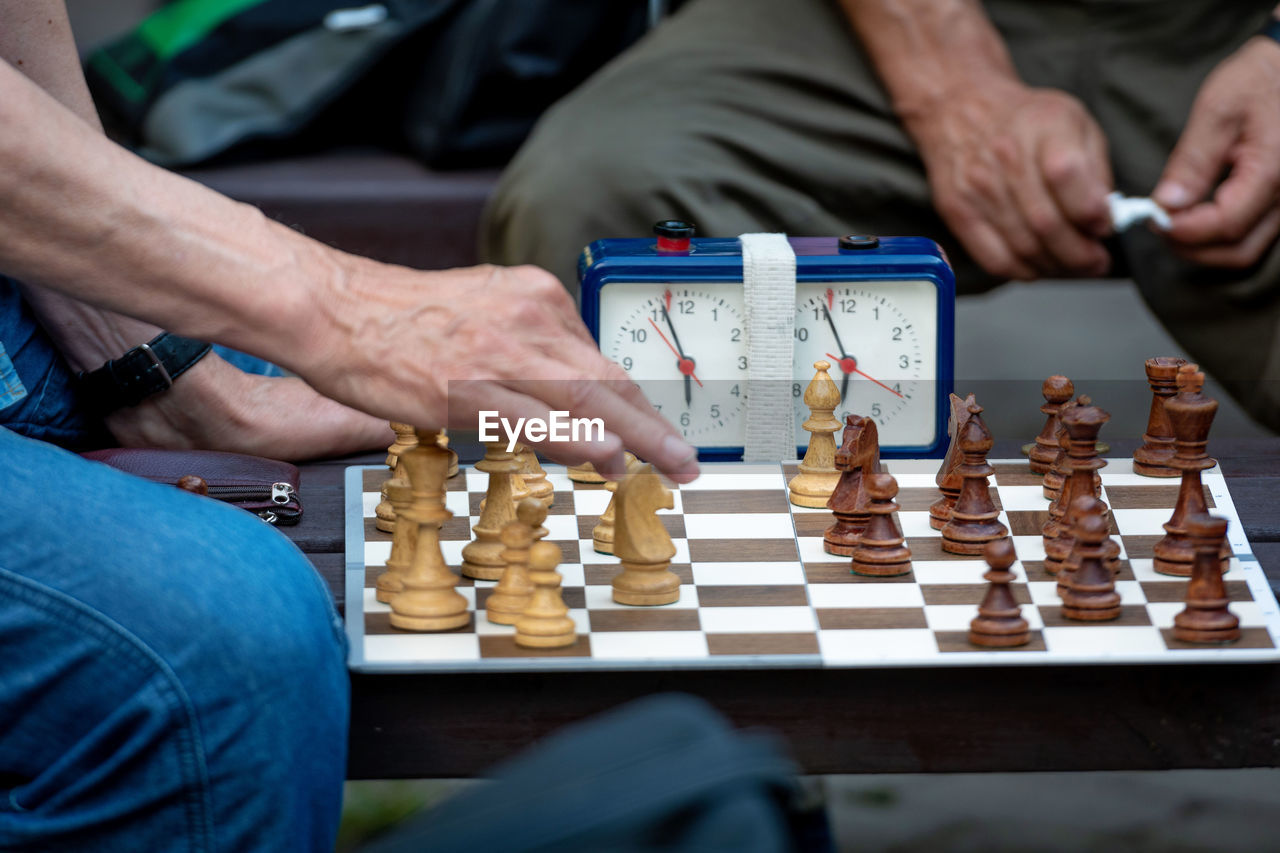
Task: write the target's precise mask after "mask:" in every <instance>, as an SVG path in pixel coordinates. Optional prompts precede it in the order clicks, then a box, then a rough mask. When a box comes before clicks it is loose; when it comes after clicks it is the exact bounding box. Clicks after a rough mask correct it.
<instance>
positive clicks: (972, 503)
mask: <svg viewBox="0 0 1280 853" xmlns="http://www.w3.org/2000/svg"><path fill="white" fill-rule="evenodd" d="M992 444H993V442H992V440H991V432H990V431H989V430H988V429H987V425H986V424H985V423H983V421H982V407H981V406H979V405H978V404H977V403H974V404H973V405H971V406H969V420H968V422H967V423H965V425H964V429H963V430H961V431H960V453H961V462H960V467H959V468H958V469H957V470H958V471H959V473H960V476H961V477H963V478H964V481H963V483H962V484H961V486H960V496H959V497H958V498H956V505H955V508H954V509H952V510H951V520H950V521H948V522H947V523H946V524H945V525H944V526H943V528H942V550H944V551H946V552H947V553H949V554H965V555H977V554H981V553H982V552H983V549H984V548H985V547H986V544H987V543H988V542H990V541H991V540H993V539H1003V538H1004V537H1006V536H1008V535H1009V531H1008V529H1007V528H1006V527H1005V526H1004V525H1003V524H1001V523H1000V522H998V521H996V518H997V516H999V515H1000V513H999V512H998V511H997V510H996V505H995V502H994V501H992V500H991V488H990V486H989V484H988V483H987V478H988V477H990V476H991V475H992V474H993V473H995V469H994V468H992V467H991V465H989V464H988V463H987V454H988V453H989V452H990V451H991V445H992Z"/></svg>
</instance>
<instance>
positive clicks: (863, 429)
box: [822, 415, 880, 557]
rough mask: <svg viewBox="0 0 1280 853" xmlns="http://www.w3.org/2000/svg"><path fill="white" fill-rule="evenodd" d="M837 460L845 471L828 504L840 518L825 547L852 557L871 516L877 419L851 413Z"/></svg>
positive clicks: (825, 535) (876, 463) (877, 452)
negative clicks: (870, 489)
mask: <svg viewBox="0 0 1280 853" xmlns="http://www.w3.org/2000/svg"><path fill="white" fill-rule="evenodd" d="M835 461H836V469H837V470H838V471H840V472H841V473H840V479H839V480H838V481H837V482H836V488H835V491H833V492H832V493H831V497H830V498H829V499H828V500H827V507H828V508H829V509H830V510H831V513H832V514H833V515H834V516H835V517H836V520H835V522H834V523H833V524H832V525H831V526H830V527H828V528H827V529H826V531H825V532H824V533H823V535H822V548H823V550H824V551H826V552H827V553H828V554H836V555H838V556H841V557H851V556H853V549H854V548H856V547H857V546H858V539H859V538H860V537H861V536H862V531H863V530H865V529H866V527H867V522H869V521H870V520H871V514H870V513H868V512H867V492H866V488H865V484H864V481H865V478H866V477H867V476H869V475H871V474H874V473H876V472H877V471H878V470H879V469H880V441H879V437H878V433H877V430H876V422H875V421H874V420H872V419H871V418H865V417H863V416H862V415H847V416H846V417H845V428H844V434H843V435H842V436H841V441H840V448H839V449H838V450H837V451H836V460H835Z"/></svg>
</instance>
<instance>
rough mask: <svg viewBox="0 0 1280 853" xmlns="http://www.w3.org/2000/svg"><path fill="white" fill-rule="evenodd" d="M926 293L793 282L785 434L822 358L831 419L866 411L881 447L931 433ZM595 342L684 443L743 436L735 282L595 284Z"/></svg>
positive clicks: (915, 288)
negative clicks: (834, 403) (831, 392)
mask: <svg viewBox="0 0 1280 853" xmlns="http://www.w3.org/2000/svg"><path fill="white" fill-rule="evenodd" d="M937 311H938V306H937V289H936V288H935V286H934V285H933V283H932V282H929V281H859V282H835V283H832V282H800V283H798V284H797V288H796V315H795V341H794V343H795V350H794V352H795V356H794V362H793V364H794V368H793V377H794V379H793V383H792V388H791V391H792V397H793V401H794V403H795V414H796V425H797V431H796V437H797V441H798V443H799V444H800V445H801V446H803V445H804V444H805V443H806V442H807V434H806V433H805V432H804V431H803V429H802V428H800V424H802V423H803V421H804V420H805V418H806V417H808V408H807V407H806V406H805V404H804V391H805V388H807V387H808V384H809V381H810V380H811V379H812V378H813V372H814V371H813V363H814V362H815V361H819V360H822V361H827V362H830V363H831V369H830V374H831V378H832V379H833V380H834V381H835V383H836V385H837V387H840V388H841V389H842V391H843V403H842V405H841V406H840V408H839V409H837V410H836V415H837V416H838V417H840V418H841V420H843V417H844V413H846V412H856V413H858V414H861V415H869V416H871V417H873V418H875V419H876V421H877V422H878V425H879V427H880V440H881V445H886V444H896V445H912V444H919V445H925V444H929V443H931V442H932V441H933V439H934V431H935V429H936V405H937V403H936V395H935V393H934V392H935V389H936V386H935V384H934V383H935V382H936V379H937V377H936V369H937V334H938V329H937ZM599 328H600V346H601V349H602V350H603V351H604V353H605V355H607V356H608V357H609V358H611V359H613V360H614V361H616V362H617V363H618V364H620V365H622V367H623V369H625V370H626V371H627V373H628V374H629V375H630V376H631V378H632V379H633V380H634V381H635V382H636V384H637V385H639V386H640V388H641V389H642V390H643V391H644V393H645V395H646V396H647V397H648V398H649V400H650V401H651V402H653V404H654V405H655V406H656V407H657V408H658V410H659V411H661V412H662V414H663V415H664V416H665V417H666V418H667V419H668V420H669V421H671V423H673V424H675V426H676V427H677V428H678V429H679V430H680V431H681V432H682V433H683V434H684V436H685V437H686V438H688V439H689V440H690V441H692V442H693V443H695V444H699V445H702V446H719V447H741V446H742V444H743V439H744V437H745V434H746V418H745V412H746V400H747V372H748V371H747V367H748V365H747V340H746V308H745V304H744V300H743V292H742V283H741V282H697V283H687V284H685V283H679V282H671V283H666V284H662V283H656V284H655V283H649V282H614V283H610V284H608V285H607V286H605V287H604V288H602V290H601V292H600V327H599Z"/></svg>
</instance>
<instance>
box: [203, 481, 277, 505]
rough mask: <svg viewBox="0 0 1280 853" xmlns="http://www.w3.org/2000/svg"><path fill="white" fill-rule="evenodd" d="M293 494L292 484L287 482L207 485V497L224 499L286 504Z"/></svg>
mask: <svg viewBox="0 0 1280 853" xmlns="http://www.w3.org/2000/svg"><path fill="white" fill-rule="evenodd" d="M292 496H293V486H290V485H289V484H288V483H272V484H271V487H270V488H269V489H268V488H267V487H266V486H209V497H211V498H218V499H220V500H224V501H248V500H267V499H270V501H271V502H272V503H277V504H287V503H288V502H289V500H290V498H291V497H292Z"/></svg>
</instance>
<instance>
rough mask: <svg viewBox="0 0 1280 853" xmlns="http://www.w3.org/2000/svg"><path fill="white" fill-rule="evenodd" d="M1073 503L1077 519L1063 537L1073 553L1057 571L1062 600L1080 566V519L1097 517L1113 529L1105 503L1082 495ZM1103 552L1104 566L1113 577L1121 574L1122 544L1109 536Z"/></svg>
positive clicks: (1073, 515)
mask: <svg viewBox="0 0 1280 853" xmlns="http://www.w3.org/2000/svg"><path fill="white" fill-rule="evenodd" d="M1071 503H1072V506H1073V507H1074V509H1075V512H1074V513H1073V514H1072V518H1074V519H1075V522H1074V523H1073V524H1072V526H1071V527H1070V528H1069V529H1068V530H1067V531H1066V532H1065V533H1064V534H1063V536H1064V537H1066V539H1067V540H1068V541H1069V542H1070V548H1071V551H1070V553H1069V554H1068V555H1067V559H1066V561H1065V562H1063V563H1062V567H1061V569H1059V570H1057V577H1058V597H1059V598H1061V597H1062V596H1063V594H1064V593H1066V591H1067V585H1068V583H1069V581H1070V579H1071V575H1072V574H1073V573H1074V572H1075V570H1076V569H1077V568H1079V566H1080V549H1079V547H1078V546H1079V544H1080V540H1079V538H1077V536H1076V530H1075V528H1076V525H1077V524H1079V522H1080V519H1082V518H1084V517H1086V516H1090V515H1096V516H1098V517H1099V518H1101V519H1102V523H1103V526H1105V527H1107V528H1108V529H1110V527H1111V509H1110V508H1109V507H1108V506H1107V505H1106V503H1104V502H1103V501H1100V500H1098V499H1097V498H1095V497H1094V496H1093V495H1081V496H1080V497H1078V498H1076V499H1075V500H1074V501H1072V502H1071ZM1059 538H1060V539H1061V538H1062V537H1059ZM1102 550H1103V557H1102V562H1103V564H1104V565H1105V566H1106V567H1107V568H1108V569H1109V570H1110V571H1111V574H1113V575H1117V574H1119V573H1120V543H1119V542H1116V540H1114V539H1112V538H1111V537H1110V536H1108V537H1107V539H1106V541H1105V542H1103V543H1102ZM1048 568H1049V566H1048V562H1047V561H1046V563H1045V569H1046V570H1048ZM1051 574H1052V572H1051Z"/></svg>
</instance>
